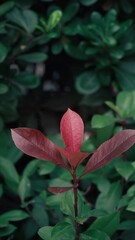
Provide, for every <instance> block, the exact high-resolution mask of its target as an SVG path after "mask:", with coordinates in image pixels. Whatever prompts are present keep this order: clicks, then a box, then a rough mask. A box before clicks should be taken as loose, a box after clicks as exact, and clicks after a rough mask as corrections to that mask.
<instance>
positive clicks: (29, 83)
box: [15, 72, 40, 89]
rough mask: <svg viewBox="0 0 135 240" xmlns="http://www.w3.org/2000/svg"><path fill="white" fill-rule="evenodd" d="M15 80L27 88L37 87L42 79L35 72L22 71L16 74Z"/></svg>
mask: <svg viewBox="0 0 135 240" xmlns="http://www.w3.org/2000/svg"><path fill="white" fill-rule="evenodd" d="M15 81H16V82H17V83H19V84H21V85H23V86H24V87H26V88H30V89H33V88H36V87H38V86H39V84H40V79H39V78H38V77H37V76H36V75H35V74H33V73H29V72H21V73H20V74H18V75H16V76H15Z"/></svg>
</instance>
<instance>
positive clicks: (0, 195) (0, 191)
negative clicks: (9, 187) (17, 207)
mask: <svg viewBox="0 0 135 240" xmlns="http://www.w3.org/2000/svg"><path fill="white" fill-rule="evenodd" d="M2 195H3V185H2V184H0V198H1V197H2Z"/></svg>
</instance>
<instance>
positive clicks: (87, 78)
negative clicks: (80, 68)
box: [76, 71, 100, 94]
mask: <svg viewBox="0 0 135 240" xmlns="http://www.w3.org/2000/svg"><path fill="white" fill-rule="evenodd" d="M99 88H100V84H99V82H98V80H97V76H96V74H95V73H94V72H90V71H87V72H84V73H81V74H80V75H79V76H78V77H77V78H76V89H77V90H78V92H80V93H82V94H93V93H95V92H97V91H98V90H99Z"/></svg>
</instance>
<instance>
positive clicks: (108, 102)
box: [105, 101, 122, 116]
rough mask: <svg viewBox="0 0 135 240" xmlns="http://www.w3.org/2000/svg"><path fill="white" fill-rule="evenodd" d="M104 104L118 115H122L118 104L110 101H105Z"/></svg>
mask: <svg viewBox="0 0 135 240" xmlns="http://www.w3.org/2000/svg"><path fill="white" fill-rule="evenodd" d="M105 104H106V105H107V106H108V107H109V108H111V109H112V110H113V111H115V112H116V113H117V114H118V115H120V116H122V112H121V109H119V107H118V106H116V105H115V104H114V103H113V102H111V101H105Z"/></svg>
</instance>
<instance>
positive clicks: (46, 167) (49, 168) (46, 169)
mask: <svg viewBox="0 0 135 240" xmlns="http://www.w3.org/2000/svg"><path fill="white" fill-rule="evenodd" d="M54 169H55V165H54V164H52V163H50V162H43V163H41V164H40V166H39V175H46V174H50V173H51V172H53V170H54Z"/></svg>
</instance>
